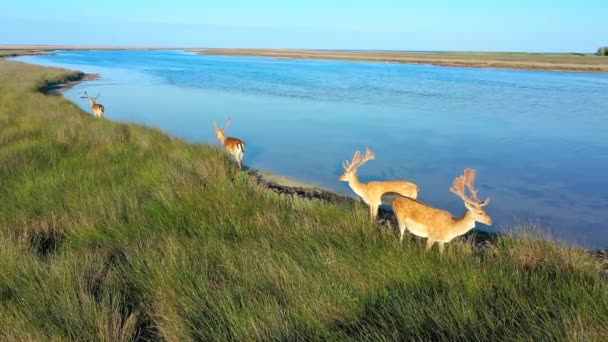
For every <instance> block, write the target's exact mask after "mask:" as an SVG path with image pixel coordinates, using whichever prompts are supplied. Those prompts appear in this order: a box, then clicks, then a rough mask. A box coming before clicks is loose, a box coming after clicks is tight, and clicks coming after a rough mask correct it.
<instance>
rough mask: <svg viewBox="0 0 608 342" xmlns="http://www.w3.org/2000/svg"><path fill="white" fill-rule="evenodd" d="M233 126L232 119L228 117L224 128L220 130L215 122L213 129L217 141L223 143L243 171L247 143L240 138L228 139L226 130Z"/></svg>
mask: <svg viewBox="0 0 608 342" xmlns="http://www.w3.org/2000/svg"><path fill="white" fill-rule="evenodd" d="M231 124H232V118H231V117H228V121H226V124H224V127H222V128H219V127H218V126H217V122H215V121H213V127H214V128H215V135H216V136H217V139H218V140H219V141H221V142H222V145H224V148H225V149H226V151H228V153H230V154H231V155H232V156H234V159H236V162H237V164H238V165H239V170H242V169H243V158H244V157H245V142H244V141H243V140H241V139H239V138H233V137H227V136H226V134H225V131H226V129H227V128H228V127H229V126H230V125H231Z"/></svg>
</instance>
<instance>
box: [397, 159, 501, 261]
mask: <svg viewBox="0 0 608 342" xmlns="http://www.w3.org/2000/svg"><path fill="white" fill-rule="evenodd" d="M476 174H477V171H476V170H473V169H465V170H464V175H463V176H460V177H457V178H456V179H454V183H453V185H452V187H451V188H450V191H451V192H452V193H454V194H456V195H458V197H460V198H461V199H462V200H463V201H464V205H465V207H466V208H467V211H466V213H465V214H464V215H463V216H462V217H459V218H457V217H454V216H452V214H450V213H449V212H447V211H445V210H442V209H437V208H434V207H431V206H429V205H427V204H424V203H421V202H418V201H416V200H414V199H411V198H406V197H400V198H396V199H395V200H394V201H393V211H394V212H395V216H397V222H398V223H399V239H400V241H403V234H404V232H405V229H406V228H407V230H409V231H410V232H411V233H412V234H414V235H416V236H419V237H424V238H427V240H426V249H427V250H430V249H431V248H433V245H434V244H435V242H437V243H438V244H439V252H443V247H444V244H445V243H446V242H450V241H452V239H454V238H455V237H458V236H461V235H463V234H465V233H466V232H468V231H469V230H471V229H473V228H475V222H480V223H483V224H487V225H491V224H492V218H490V216H489V215H488V213H486V211H485V209H484V208H483V207H485V206H487V205H488V204H489V203H490V199H489V198H487V199H486V200H484V201H480V200H479V199H478V198H477V190H475V188H474V184H475V176H476ZM465 186H466V187H467V188H468V189H469V192H470V193H471V196H470V197H469V196H467V195H466V193H465Z"/></svg>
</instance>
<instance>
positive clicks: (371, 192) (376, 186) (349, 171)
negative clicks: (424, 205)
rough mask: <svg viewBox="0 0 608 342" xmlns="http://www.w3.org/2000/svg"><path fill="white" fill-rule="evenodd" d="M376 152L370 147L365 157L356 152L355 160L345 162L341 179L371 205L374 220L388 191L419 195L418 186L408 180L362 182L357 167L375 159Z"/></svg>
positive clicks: (414, 196) (412, 195)
mask: <svg viewBox="0 0 608 342" xmlns="http://www.w3.org/2000/svg"><path fill="white" fill-rule="evenodd" d="M375 158H376V156H375V155H374V152H372V150H370V149H369V148H368V149H366V151H365V157H363V158H361V152H359V151H357V152H355V155H354V156H353V160H352V161H351V162H350V163H349V162H348V160H347V161H345V162H344V174H343V175H342V176H340V178H339V179H340V180H341V181H344V182H348V185H349V186H350V188H351V189H353V191H354V192H355V193H356V194H357V195H358V196H359V197H361V199H363V202H365V203H366V204H367V205H369V214H370V217H371V220H372V221H373V220H374V219H375V218H376V216H377V215H378V207H379V206H380V204H382V195H384V194H386V193H397V194H400V195H402V196H407V197H411V198H416V197H418V186H417V185H416V184H414V183H411V182H407V181H384V182H369V183H361V182H360V181H359V177H358V176H357V169H359V167H361V165H363V164H365V163H366V162H367V161H368V160H372V159H375Z"/></svg>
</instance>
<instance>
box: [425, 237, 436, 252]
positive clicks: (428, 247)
mask: <svg viewBox="0 0 608 342" xmlns="http://www.w3.org/2000/svg"><path fill="white" fill-rule="evenodd" d="M434 244H435V240H431V239H430V238H429V239H426V250H427V251H430V250H431V249H432V248H433V245H434Z"/></svg>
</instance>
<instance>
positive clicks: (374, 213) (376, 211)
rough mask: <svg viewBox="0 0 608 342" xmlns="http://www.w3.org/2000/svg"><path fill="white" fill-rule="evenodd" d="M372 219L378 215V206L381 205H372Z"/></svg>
mask: <svg viewBox="0 0 608 342" xmlns="http://www.w3.org/2000/svg"><path fill="white" fill-rule="evenodd" d="M371 207H372V221H373V220H375V219H376V218H377V217H378V207H379V205H372V206H371Z"/></svg>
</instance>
